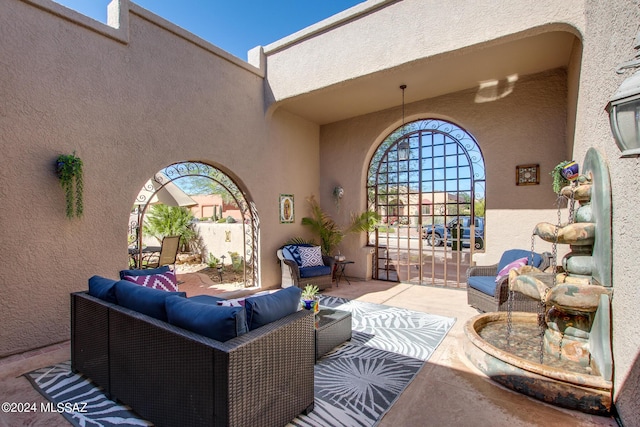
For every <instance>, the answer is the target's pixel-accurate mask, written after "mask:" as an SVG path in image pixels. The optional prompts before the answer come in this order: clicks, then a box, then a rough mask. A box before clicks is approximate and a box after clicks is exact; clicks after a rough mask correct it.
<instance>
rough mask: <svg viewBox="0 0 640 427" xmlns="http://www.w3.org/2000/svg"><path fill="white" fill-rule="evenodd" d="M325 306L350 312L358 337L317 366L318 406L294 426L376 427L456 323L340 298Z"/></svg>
mask: <svg viewBox="0 0 640 427" xmlns="http://www.w3.org/2000/svg"><path fill="white" fill-rule="evenodd" d="M320 305H322V306H327V307H332V308H335V309H338V310H344V311H350V312H351V315H352V329H353V336H352V338H351V341H350V342H348V343H346V344H343V345H341V346H339V347H337V348H336V349H334V350H333V351H332V352H330V353H329V354H327V355H326V356H324V357H323V358H322V359H320V360H319V361H318V363H317V364H316V365H315V408H314V410H313V412H312V413H311V414H309V415H308V416H305V415H301V416H300V417H298V418H296V419H295V420H293V421H292V422H291V425H292V426H300V427H303V426H304V427H307V426H308V427H311V426H313V427H318V426H349V427H351V426H375V425H376V424H378V422H379V421H380V419H381V418H382V416H383V415H384V414H385V413H386V412H387V411H388V410H389V409H390V408H391V406H392V405H393V403H394V402H395V401H396V399H397V398H398V397H399V396H400V394H402V392H403V391H404V389H405V388H406V387H407V386H408V385H409V383H410V382H411V381H412V380H413V379H414V378H415V376H416V375H417V374H418V372H419V371H420V369H421V368H422V366H423V365H424V363H425V362H426V361H427V360H428V359H429V357H431V355H432V354H433V352H434V351H435V349H436V348H437V347H438V345H440V343H441V342H442V340H443V339H444V337H445V336H446V335H447V332H449V330H450V329H451V327H452V326H453V324H454V323H455V321H456V319H454V318H450V317H443V316H435V315H432V314H426V313H421V312H417V311H411V310H406V309H403V308H396V307H389V306H385V305H380V304H372V303H367V302H361V301H355V300H346V299H344V298H336V297H326V296H323V297H322V298H321V300H320Z"/></svg>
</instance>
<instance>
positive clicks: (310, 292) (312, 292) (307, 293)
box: [302, 284, 320, 301]
mask: <svg viewBox="0 0 640 427" xmlns="http://www.w3.org/2000/svg"><path fill="white" fill-rule="evenodd" d="M319 293H320V289H318V287H317V286H316V285H312V284H307V286H305V287H304V289H303V290H302V299H303V300H306V301H312V300H314V299H315V297H316V296H318V294H319Z"/></svg>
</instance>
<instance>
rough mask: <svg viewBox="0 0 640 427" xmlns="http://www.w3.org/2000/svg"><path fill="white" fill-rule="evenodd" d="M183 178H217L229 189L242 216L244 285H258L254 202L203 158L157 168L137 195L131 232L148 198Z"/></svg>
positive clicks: (139, 220)
mask: <svg viewBox="0 0 640 427" xmlns="http://www.w3.org/2000/svg"><path fill="white" fill-rule="evenodd" d="M183 178H206V179H209V180H211V181H214V182H215V184H216V185H217V186H218V187H219V188H220V189H222V190H223V191H226V192H227V193H228V194H229V195H230V196H231V198H232V199H233V201H234V202H235V204H236V206H237V207H238V210H239V211H240V215H241V217H242V230H243V236H244V253H243V254H242V255H243V259H244V274H243V282H244V287H253V286H257V285H258V284H259V283H258V256H257V254H258V236H259V234H258V233H259V220H258V214H257V211H256V207H255V203H253V202H252V201H251V200H250V199H249V197H248V195H247V193H246V192H245V191H244V190H243V189H242V188H240V187H239V186H238V185H237V184H236V182H235V181H234V180H233V179H232V178H231V177H230V176H229V174H227V173H225V172H223V171H222V170H220V169H218V168H216V167H214V166H211V165H209V164H206V163H201V162H179V163H174V164H172V165H169V166H167V167H166V168H164V169H163V170H162V171H161V172H158V173H157V174H155V175H154V177H153V178H152V179H151V180H150V181H149V183H148V184H147V185H146V186H145V188H144V189H143V191H141V192H140V193H139V195H138V200H136V202H135V204H136V205H137V206H139V208H138V209H139V210H140V214H139V215H138V219H137V220H136V221H135V222H132V223H131V224H130V226H129V228H130V233H135V234H136V235H140V239H141V233H138V232H137V229H138V226H139V224H140V223H142V218H143V217H144V214H145V212H146V210H147V208H148V207H149V202H150V201H151V199H152V198H153V196H154V195H155V194H156V193H157V192H158V191H160V190H161V189H162V188H164V187H165V186H166V185H167V184H168V183H170V182H173V181H176V180H178V179H183Z"/></svg>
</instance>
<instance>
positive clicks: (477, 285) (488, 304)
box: [467, 249, 552, 313]
mask: <svg viewBox="0 0 640 427" xmlns="http://www.w3.org/2000/svg"><path fill="white" fill-rule="evenodd" d="M530 256H531V251H530V250H526V249H510V250H507V251H505V252H504V253H503V254H502V257H501V258H500V261H499V262H498V263H497V264H493V265H486V266H474V267H469V268H468V269H467V302H468V303H469V305H470V306H472V307H474V308H476V309H477V310H478V311H481V312H485V313H486V312H492V311H507V310H508V299H509V275H508V274H507V275H506V276H504V277H502V278H500V279H499V280H497V281H496V279H497V277H496V276H497V275H498V272H500V271H501V270H502V269H503V268H504V267H506V266H508V265H509V264H511V263H513V262H514V261H516V260H518V259H521V258H526V259H527V264H528V265H532V266H534V267H536V268H538V269H540V270H542V271H544V270H546V269H547V268H548V267H549V266H550V265H551V256H552V255H551V254H550V253H549V252H544V253H542V254H538V253H535V252H534V253H533V261H531V258H530ZM513 297H514V298H513V311H524V312H529V313H536V312H537V311H538V306H539V301H538V300H536V299H533V298H530V297H528V296H526V295H524V294H522V293H520V292H514V295H513Z"/></svg>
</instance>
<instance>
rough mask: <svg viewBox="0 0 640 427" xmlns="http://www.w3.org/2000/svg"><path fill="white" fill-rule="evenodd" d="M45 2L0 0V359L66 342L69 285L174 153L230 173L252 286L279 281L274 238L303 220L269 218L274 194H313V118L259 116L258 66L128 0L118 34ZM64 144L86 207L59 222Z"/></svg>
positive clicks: (112, 238)
mask: <svg viewBox="0 0 640 427" xmlns="http://www.w3.org/2000/svg"><path fill="white" fill-rule="evenodd" d="M37 3H38V4H41V5H47V4H49V3H48V2H46V1H43V0H39V1H38V2H37ZM123 4H125V6H126V5H127V2H123ZM51 5H52V7H53V8H54V11H56V14H53V13H50V12H49V11H47V10H45V9H42V8H38V7H34V6H33V5H32V4H31V3H28V2H23V1H19V0H7V1H2V2H0V29H1V30H0V38H1V39H2V43H0V57H1V58H2V60H1V61H0V94H1V96H0V111H1V113H0V123H1V128H2V132H0V147H1V150H2V153H3V156H2V168H0V181H1V182H2V186H0V195H1V200H2V215H0V218H1V219H0V233H1V236H2V239H0V257H1V258H2V259H3V260H4V261H3V269H2V271H3V274H2V277H1V278H0V283H1V285H2V286H0V288H1V289H2V298H0V322H1V323H2V325H3V327H2V329H1V332H0V356H4V355H7V354H11V353H15V352H20V351H23V350H26V349H30V348H36V347H40V346H44V345H48V344H51V343H53V342H59V341H63V340H66V339H69V292H72V291H78V290H83V289H86V288H87V279H88V278H89V277H90V276H92V275H94V274H99V275H103V276H106V277H114V278H115V277H117V273H118V271H119V270H120V269H122V268H124V267H125V266H126V265H127V253H126V246H127V242H126V234H127V225H128V218H129V212H130V209H131V206H132V204H133V201H134V199H135V196H136V194H137V193H138V191H139V190H140V188H141V187H142V185H143V184H144V183H145V182H146V181H147V180H148V179H149V177H151V176H152V175H153V174H154V173H155V172H157V171H158V170H160V169H161V168H163V167H164V166H166V165H169V164H171V163H174V162H177V161H181V160H198V161H203V162H206V163H211V164H214V165H216V166H218V167H219V168H221V169H223V170H225V171H227V172H229V174H231V175H232V176H234V177H235V178H237V183H238V184H239V185H240V186H241V187H242V188H243V189H245V190H246V192H247V196H248V198H249V199H250V200H252V201H253V202H254V203H255V206H256V209H257V211H258V214H259V218H260V227H261V230H262V231H263V232H262V233H261V235H260V253H259V256H260V267H261V273H262V274H261V277H260V279H261V284H262V285H263V287H272V286H277V285H279V282H280V277H279V276H280V267H279V266H278V264H277V263H276V262H275V260H276V256H275V251H276V248H277V247H278V246H279V245H280V244H282V242H283V241H284V240H286V239H287V238H288V237H289V235H290V234H294V232H297V231H298V229H299V228H300V226H299V225H281V224H279V222H278V194H280V193H294V194H295V195H296V197H297V198H298V197H299V198H302V197H303V196H304V195H306V194H311V193H313V192H317V188H318V182H319V178H318V173H319V154H318V132H319V130H318V126H317V125H315V124H313V123H309V122H306V121H303V120H301V119H299V118H297V117H296V116H293V115H290V114H287V113H279V112H276V113H275V114H273V115H272V116H270V117H269V120H268V123H267V120H266V119H265V113H264V108H263V105H264V103H263V79H262V74H261V72H260V70H257V69H252V67H250V66H248V65H246V64H245V66H238V65H237V64H236V63H234V62H233V61H230V60H229V59H228V58H227V57H225V56H224V55H218V54H216V53H215V50H216V49H215V48H212V47H211V46H208V45H206V44H199V43H200V42H199V41H198V40H197V39H195V38H193V39H189V38H185V37H182V36H179V35H177V34H183V33H184V32H182V33H181V32H180V29H179V28H177V27H173V26H172V25H171V24H169V23H167V22H166V21H163V20H161V19H156V18H155V17H154V15H152V14H150V13H148V12H146V11H144V10H142V9H140V8H139V7H137V6H132V9H131V13H129V14H128V15H127V16H128V19H127V20H128V22H129V25H128V26H126V28H121V29H122V30H123V31H122V32H123V33H125V34H126V35H127V37H128V42H127V41H124V42H123V41H119V40H116V39H114V38H111V37H106V36H105V35H104V34H101V33H98V32H96V31H93V30H92V29H91V28H89V27H88V26H87V25H84V23H85V22H88V20H85V21H82V23H83V25H78V24H77V23H76V22H74V21H72V20H70V19H68V18H69V17H71V18H73V17H75V16H76V14H72V13H69V14H68V15H67V14H66V12H64V10H63V8H61V7H60V6H57V5H55V4H54V3H51ZM60 11H62V12H60ZM152 21H154V22H152ZM125 24H126V22H125ZM96 25H98V24H97V23H96ZM73 151H75V152H76V154H77V155H78V156H80V157H81V158H82V160H83V162H84V192H85V194H84V196H85V197H84V201H85V212H84V217H83V218H82V219H74V220H68V219H67V218H66V217H65V216H64V196H63V193H62V190H61V188H60V186H59V183H58V180H57V178H56V177H55V174H54V172H53V164H54V161H55V159H56V157H57V156H58V155H59V154H62V153H71V152H73ZM284 153H289V154H290V155H291V157H290V158H287V157H286V156H284V155H283V154H284ZM292 158H294V159H296V161H295V162H292V161H291V159H292ZM289 173H291V174H292V175H288V174H289Z"/></svg>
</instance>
